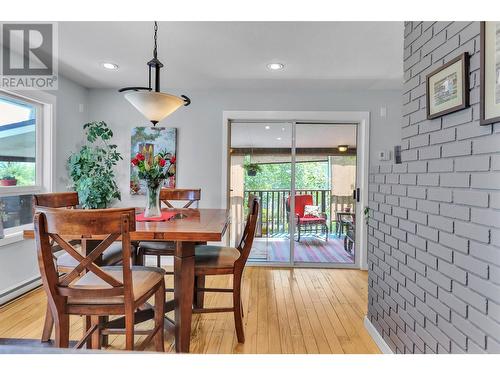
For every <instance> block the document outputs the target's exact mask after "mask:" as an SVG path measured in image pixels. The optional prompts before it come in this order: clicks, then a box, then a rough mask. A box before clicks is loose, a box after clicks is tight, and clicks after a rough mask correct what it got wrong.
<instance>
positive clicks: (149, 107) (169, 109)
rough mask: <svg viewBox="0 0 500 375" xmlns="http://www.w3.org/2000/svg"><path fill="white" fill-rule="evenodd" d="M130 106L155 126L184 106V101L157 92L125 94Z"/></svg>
mask: <svg viewBox="0 0 500 375" xmlns="http://www.w3.org/2000/svg"><path fill="white" fill-rule="evenodd" d="M125 99H127V100H128V101H129V102H130V104H132V105H133V106H134V107H135V108H136V109H137V110H138V111H139V112H141V113H142V115H143V116H144V117H146V118H147V119H148V120H149V121H151V122H152V123H153V124H156V123H158V122H160V121H161V120H163V119H164V118H165V117H167V116H168V115H170V114H171V113H173V112H175V111H176V110H177V109H178V108H179V107H181V106H182V105H184V99H182V98H179V97H177V96H175V95H170V94H165V93H162V92H156V91H132V92H128V93H126V94H125Z"/></svg>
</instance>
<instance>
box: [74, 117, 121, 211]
mask: <svg viewBox="0 0 500 375" xmlns="http://www.w3.org/2000/svg"><path fill="white" fill-rule="evenodd" d="M83 129H84V130H85V136H86V143H85V145H83V146H82V148H81V149H80V151H78V152H76V153H72V154H71V155H70V157H69V159H68V172H69V175H70V178H71V181H72V184H71V188H73V189H74V190H76V191H77V192H78V198H79V200H80V205H81V206H82V207H83V208H106V207H108V206H109V205H110V204H111V203H112V202H113V200H115V199H120V198H121V195H120V190H119V189H118V185H117V184H116V182H115V171H114V169H115V166H116V164H117V162H118V161H119V160H121V159H123V158H122V156H121V155H120V153H119V152H118V151H117V150H116V149H117V146H116V145H112V144H109V143H108V141H109V140H110V139H111V138H112V137H113V132H112V131H111V129H109V127H108V125H107V124H106V123H105V122H104V121H94V122H89V123H87V124H85V125H83Z"/></svg>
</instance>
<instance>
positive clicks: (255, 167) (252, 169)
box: [243, 163, 262, 176]
mask: <svg viewBox="0 0 500 375" xmlns="http://www.w3.org/2000/svg"><path fill="white" fill-rule="evenodd" d="M243 168H245V170H246V171H247V175H248V176H256V175H257V173H258V172H261V171H262V167H261V166H260V165H259V164H256V163H246V164H245V165H243Z"/></svg>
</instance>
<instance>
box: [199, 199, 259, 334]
mask: <svg viewBox="0 0 500 375" xmlns="http://www.w3.org/2000/svg"><path fill="white" fill-rule="evenodd" d="M259 206H260V205H259V199H258V198H257V197H252V198H251V199H250V201H249V213H248V216H247V221H246V224H245V229H244V231H243V235H242V237H241V240H240V243H239V245H238V247H225V246H210V245H199V246H196V247H195V271H194V272H195V277H197V278H198V282H195V290H194V294H195V295H194V298H195V302H194V308H193V313H218V312H233V313H234V323H235V327H236V335H237V337H238V342H240V343H243V342H245V333H244V329H243V305H242V301H241V281H242V277H243V270H244V268H245V264H246V262H247V259H248V256H249V255H250V250H251V249H252V244H253V239H254V237H255V227H256V224H257V218H258V216H259ZM208 275H233V287H232V288H228V289H222V288H206V287H205V285H204V280H205V276H208ZM202 281H203V282H202ZM205 292H216V293H217V292H222V293H232V294H233V306H232V307H213V308H205V307H204V306H203V297H204V293H205Z"/></svg>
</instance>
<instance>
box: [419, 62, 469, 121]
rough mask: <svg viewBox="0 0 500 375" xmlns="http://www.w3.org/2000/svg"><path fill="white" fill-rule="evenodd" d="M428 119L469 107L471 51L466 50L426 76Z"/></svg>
mask: <svg viewBox="0 0 500 375" xmlns="http://www.w3.org/2000/svg"><path fill="white" fill-rule="evenodd" d="M426 101H427V119H428V120H431V119H434V118H437V117H441V116H443V115H447V114H449V113H453V112H457V111H460V110H462V109H465V108H467V107H469V105H470V104H469V53H468V52H464V53H462V54H460V55H459V56H457V57H455V58H454V59H452V60H450V61H448V62H447V63H446V64H444V65H443V66H441V67H439V68H438V69H436V70H434V71H433V72H431V73H429V74H428V75H427V76H426Z"/></svg>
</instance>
